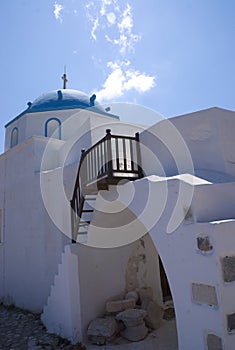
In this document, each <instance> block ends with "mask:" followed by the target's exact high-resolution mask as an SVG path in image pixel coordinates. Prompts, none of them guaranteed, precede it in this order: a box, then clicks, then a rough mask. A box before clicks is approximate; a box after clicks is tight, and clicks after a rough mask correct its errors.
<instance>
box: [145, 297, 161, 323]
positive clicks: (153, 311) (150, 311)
mask: <svg viewBox="0 0 235 350" xmlns="http://www.w3.org/2000/svg"><path fill="white" fill-rule="evenodd" d="M146 311H147V316H146V318H145V322H146V325H147V326H148V327H150V328H152V329H158V328H159V327H160V325H161V320H162V319H163V309H162V308H161V307H160V306H159V305H158V304H157V303H156V302H153V301H150V302H149V303H148V306H147V309H146Z"/></svg>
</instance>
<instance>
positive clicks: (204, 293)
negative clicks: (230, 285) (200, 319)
mask: <svg viewBox="0 0 235 350" xmlns="http://www.w3.org/2000/svg"><path fill="white" fill-rule="evenodd" d="M192 299H193V301H194V302H196V303H200V304H208V305H210V306H218V299H217V295H216V289H215V287H214V286H210V285H207V284H202V283H192Z"/></svg>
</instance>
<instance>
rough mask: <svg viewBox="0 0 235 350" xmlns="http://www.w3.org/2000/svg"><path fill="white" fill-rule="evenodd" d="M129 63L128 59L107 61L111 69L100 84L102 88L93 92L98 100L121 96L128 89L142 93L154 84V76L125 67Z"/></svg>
mask: <svg viewBox="0 0 235 350" xmlns="http://www.w3.org/2000/svg"><path fill="white" fill-rule="evenodd" d="M129 65H130V61H126V62H124V61H123V62H121V63H118V62H108V64H107V67H108V68H110V69H111V70H112V71H111V73H110V74H109V76H108V78H107V79H106V80H105V82H104V84H103V85H102V89H101V90H99V91H96V92H95V93H96V95H97V98H98V100H99V101H100V102H102V101H108V100H112V99H114V98H118V97H121V96H123V95H124V93H125V92H126V91H129V90H135V91H137V92H139V93H144V92H146V91H148V90H150V89H151V88H153V87H154V86H155V77H154V76H150V75H147V74H145V73H140V72H139V71H137V70H131V69H127V67H128V66H129Z"/></svg>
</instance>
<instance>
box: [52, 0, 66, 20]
mask: <svg viewBox="0 0 235 350" xmlns="http://www.w3.org/2000/svg"><path fill="white" fill-rule="evenodd" d="M63 9H64V7H63V6H62V5H61V4H58V2H55V3H54V11H53V13H54V16H55V18H56V20H57V21H60V22H61V23H62V22H63V19H62V16H61V11H62V10H63Z"/></svg>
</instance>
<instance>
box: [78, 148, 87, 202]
mask: <svg viewBox="0 0 235 350" xmlns="http://www.w3.org/2000/svg"><path fill="white" fill-rule="evenodd" d="M84 156H85V149H84V148H82V150H81V157H80V163H81V175H80V179H79V201H80V199H81V193H82V190H83V185H84V183H85V181H86V164H85V163H84V162H83V160H84Z"/></svg>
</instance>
